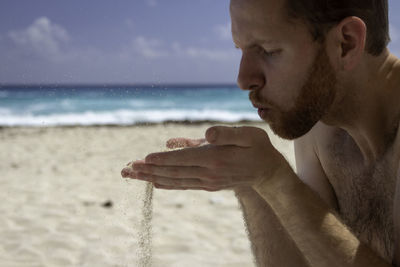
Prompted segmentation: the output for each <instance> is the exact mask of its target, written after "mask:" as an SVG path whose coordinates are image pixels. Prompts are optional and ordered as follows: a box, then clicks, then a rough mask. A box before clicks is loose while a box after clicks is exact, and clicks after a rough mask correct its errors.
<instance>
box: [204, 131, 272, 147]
mask: <svg viewBox="0 0 400 267" xmlns="http://www.w3.org/2000/svg"><path fill="white" fill-rule="evenodd" d="M264 139H267V140H269V138H268V135H267V133H266V132H265V131H264V130H263V129H260V128H256V127H247V126H245V127H226V126H214V127H211V128H209V129H207V131H206V140H207V141H208V142H209V143H210V144H213V145H235V146H241V147H251V146H253V145H254V144H256V143H257V142H259V141H260V140H264Z"/></svg>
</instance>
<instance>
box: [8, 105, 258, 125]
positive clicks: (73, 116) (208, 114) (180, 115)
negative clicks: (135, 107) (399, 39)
mask: <svg viewBox="0 0 400 267" xmlns="http://www.w3.org/2000/svg"><path fill="white" fill-rule="evenodd" d="M6 111H7V110H0V114H1V115H2V116H0V125H2V126H56V125H108V124H114V125H129V124H134V123H146V122H150V123H158V122H164V121H184V120H188V121H203V120H212V121H224V122H237V121H241V120H251V121H258V120H259V117H258V116H257V113H255V112H253V113H252V112H240V113H239V112H232V111H226V110H211V109H206V110H181V109H180V110H178V109H175V110H141V111H132V110H124V109H121V110H115V111H110V112H93V111H87V112H82V113H63V114H50V115H33V114H31V113H30V114H27V115H18V114H11V113H10V112H6Z"/></svg>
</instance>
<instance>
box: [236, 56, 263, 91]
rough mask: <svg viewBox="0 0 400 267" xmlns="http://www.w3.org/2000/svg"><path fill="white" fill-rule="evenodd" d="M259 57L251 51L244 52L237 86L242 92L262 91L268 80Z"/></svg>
mask: <svg viewBox="0 0 400 267" xmlns="http://www.w3.org/2000/svg"><path fill="white" fill-rule="evenodd" d="M260 60H261V59H260V57H259V55H258V56H257V55H256V54H255V53H252V52H250V51H243V55H242V59H241V61H240V67H239V75H238V78H237V84H238V86H239V88H241V89H242V90H257V89H262V88H263V87H264V85H265V82H266V79H265V75H264V72H263V69H262V66H261V62H260Z"/></svg>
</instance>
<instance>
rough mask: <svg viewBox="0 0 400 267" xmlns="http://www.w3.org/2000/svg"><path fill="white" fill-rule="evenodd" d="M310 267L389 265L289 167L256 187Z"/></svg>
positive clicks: (281, 169) (376, 266)
mask: <svg viewBox="0 0 400 267" xmlns="http://www.w3.org/2000/svg"><path fill="white" fill-rule="evenodd" d="M255 190H256V191H257V192H258V193H259V194H260V196H262V198H263V199H264V200H265V201H266V202H267V203H269V205H270V207H271V209H272V211H273V213H274V214H275V215H276V216H277V218H278V220H279V221H280V223H281V224H282V226H283V228H284V229H285V230H286V231H287V234H288V236H289V237H290V239H291V240H293V242H294V244H295V247H296V248H297V249H298V250H299V251H300V253H301V254H302V255H303V256H304V258H305V259H306V261H307V263H308V264H309V266H312V267H314V266H318V267H325V266H326V267H331V266H363V267H368V266H371V267H372V266H374V267H378V266H390V265H389V264H388V263H387V262H385V261H384V260H383V259H382V258H380V257H379V256H377V255H376V254H375V253H374V252H373V251H372V250H371V249H370V248H369V247H367V246H366V245H364V244H362V243H360V241H359V240H358V239H357V238H356V237H355V236H354V235H353V234H352V233H351V232H350V231H349V229H348V228H347V227H346V226H345V225H344V224H343V223H342V222H341V221H340V220H339V219H338V218H337V217H336V216H335V215H334V214H333V213H332V212H331V210H330V209H329V208H328V206H327V205H326V204H325V202H324V201H322V199H321V198H320V197H319V196H318V195H317V194H315V193H314V192H313V191H312V190H311V189H310V188H309V187H308V186H307V185H305V184H304V183H302V182H301V180H300V179H299V178H298V177H297V175H296V174H295V173H294V172H293V170H292V169H291V168H290V166H289V164H286V165H285V167H283V168H280V169H279V170H278V171H277V172H276V173H275V175H274V176H273V177H271V178H270V179H266V180H265V181H264V182H263V183H261V184H260V185H258V186H256V187H255Z"/></svg>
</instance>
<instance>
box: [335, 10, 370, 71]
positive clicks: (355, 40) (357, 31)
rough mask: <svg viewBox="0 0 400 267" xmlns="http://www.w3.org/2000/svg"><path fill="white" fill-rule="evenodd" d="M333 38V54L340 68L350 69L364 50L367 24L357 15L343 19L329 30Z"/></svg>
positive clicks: (355, 64)
mask: <svg viewBox="0 0 400 267" xmlns="http://www.w3.org/2000/svg"><path fill="white" fill-rule="evenodd" d="M331 33H332V34H333V35H334V36H332V37H333V39H335V41H334V43H335V50H336V51H335V55H336V56H337V60H338V63H339V66H340V68H341V69H342V70H352V69H354V67H356V66H357V64H358V63H359V61H360V59H361V57H362V56H363V54H364V52H365V44H366V38H367V26H366V25H365V23H364V21H363V20H361V19H360V18H358V17H347V18H345V19H343V20H342V21H341V22H340V23H339V24H338V25H336V26H335V27H334V30H333V31H331Z"/></svg>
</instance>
